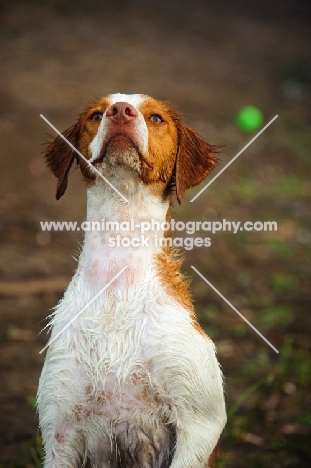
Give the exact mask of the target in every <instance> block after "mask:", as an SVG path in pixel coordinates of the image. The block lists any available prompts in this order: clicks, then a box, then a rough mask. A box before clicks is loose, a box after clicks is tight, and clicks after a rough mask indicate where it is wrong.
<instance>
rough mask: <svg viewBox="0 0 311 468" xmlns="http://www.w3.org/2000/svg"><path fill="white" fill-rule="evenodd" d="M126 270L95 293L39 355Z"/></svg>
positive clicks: (121, 271)
mask: <svg viewBox="0 0 311 468" xmlns="http://www.w3.org/2000/svg"><path fill="white" fill-rule="evenodd" d="M127 268H128V265H126V266H125V267H123V268H122V270H120V271H119V273H117V274H116V275H115V276H114V277H113V278H112V279H111V280H110V281H109V283H107V284H106V286H105V287H104V288H103V289H101V290H100V291H99V293H97V294H96V296H94V297H93V299H91V300H90V301H89V302H88V303H87V304H86V305H85V306H84V307H83V309H81V310H80V312H78V313H77V315H75V316H74V317H73V318H72V319H71V320H70V322H68V323H67V324H66V325H65V326H64V327H63V328H62V329H61V330H60V331H59V332H58V333H57V334H56V335H55V336H54V338H53V339H52V340H50V341H49V342H48V344H47V345H45V346H44V348H42V349H41V351H39V354H41V353H43V351H44V350H46V348H48V347H49V346H50V345H51V344H52V343H53V341H55V340H56V339H57V338H58V337H59V335H61V334H62V333H63V331H64V330H66V328H67V327H69V325H71V324H72V322H74V321H75V320H76V319H77V318H78V317H79V315H81V314H82V312H84V311H85V309H87V308H88V306H89V305H91V304H92V303H93V302H94V301H95V299H97V298H98V296H100V295H101V294H102V293H103V292H104V291H105V289H107V288H108V287H109V286H110V285H111V283H113V282H114V281H115V280H116V279H117V278H118V277H119V276H120V275H121V274H122V273H123V272H124V270H126V269H127Z"/></svg>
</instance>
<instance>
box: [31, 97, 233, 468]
mask: <svg viewBox="0 0 311 468" xmlns="http://www.w3.org/2000/svg"><path fill="white" fill-rule="evenodd" d="M63 136H64V137H65V138H66V139H67V140H68V141H69V142H70V144H71V146H70V145H69V144H68V143H67V142H66V141H64V139H62V138H61V137H60V136H58V137H57V138H56V139H55V140H54V141H53V142H52V143H49V145H48V147H47V151H46V160H47V165H48V167H49V168H50V169H51V170H52V172H53V174H54V175H55V176H56V178H57V191H56V198H57V199H59V198H60V197H61V196H62V195H63V194H64V193H65V191H66V188H67V183H68V175H69V171H70V169H71V167H72V166H73V165H74V164H76V165H78V166H79V167H80V170H81V172H82V175H83V178H84V180H85V182H86V186H87V221H88V222H90V223H92V222H103V220H105V222H108V221H109V222H113V223H115V222H118V223H119V224H120V225H121V226H122V223H125V222H130V220H134V222H133V226H134V229H133V230H125V229H122V228H121V229H120V230H118V231H116V229H115V230H113V229H112V230H109V231H107V230H100V231H98V230H87V231H86V232H85V239H84V244H83V247H82V251H81V254H80V258H79V263H78V267H77V271H76V273H75V275H74V277H73V278H72V281H71V282H70V284H69V286H68V288H67V290H66V291H65V294H64V297H63V299H62V300H61V301H60V303H59V304H58V305H57V306H56V308H55V310H54V312H53V314H52V316H51V321H50V326H51V328H52V333H51V339H50V342H49V348H48V352H47V355H46V359H45V363H44V366H43V370H42V373H41V377H40V381H39V387H38V395H37V408H38V413H39V424H40V429H41V433H42V440H43V446H44V454H45V461H44V467H45V468H60V467H61V468H75V467H80V466H86V465H87V466H91V467H92V468H98V467H101V468H112V467H113V468H121V467H122V468H123V467H129V468H166V467H170V468H199V467H215V466H216V461H215V460H216V446H217V443H218V440H219V437H220V435H221V432H222V430H223V428H224V426H225V423H226V409H225V401H224V390H223V376H222V372H221V369H220V366H219V363H218V361H217V358H216V350H215V346H214V344H213V342H212V341H211V339H210V338H209V337H208V336H207V335H206V334H205V332H204V331H203V330H202V328H201V327H200V325H199V323H198V321H197V318H196V315H195V312H194V308H193V305H192V301H191V297H190V293H189V290H188V282H187V281H186V280H185V278H184V277H183V275H182V274H181V273H180V263H181V261H180V257H179V256H178V255H177V254H176V252H175V251H174V250H173V249H172V248H171V247H170V246H169V244H168V243H167V241H168V239H169V238H170V233H168V232H167V230H164V229H162V230H161V229H160V232H159V231H158V230H156V229H151V230H150V232H148V236H149V237H148V241H149V243H147V242H146V239H145V241H144V245H138V243H137V236H138V234H140V231H139V226H140V223H143V222H144V223H145V222H150V221H151V220H152V221H153V223H154V225H156V224H155V223H158V225H159V226H162V223H163V222H169V220H170V215H169V211H170V207H171V205H172V197H173V194H174V193H175V192H176V196H177V200H178V202H179V203H180V202H181V201H182V199H183V196H184V193H185V191H186V190H187V189H189V188H190V187H193V186H195V185H197V184H199V183H200V182H201V181H202V180H203V179H204V178H205V177H206V176H207V175H208V174H209V173H210V172H211V171H212V169H213V168H214V166H215V163H216V156H215V153H216V152H217V149H216V147H215V146H213V145H210V144H208V143H207V142H206V141H205V140H204V139H203V138H202V137H201V136H200V135H199V133H198V132H197V131H195V130H194V129H192V128H191V127H189V126H188V125H187V124H186V123H185V122H184V121H183V119H182V117H181V115H180V114H179V113H178V112H177V111H176V110H174V108H173V107H172V106H171V105H170V104H168V103H166V102H162V101H159V100H156V99H154V98H151V97H149V96H146V95H142V94H132V95H126V94H119V93H117V94H112V95H109V96H107V97H105V98H102V99H98V100H97V101H95V102H93V103H92V104H91V105H90V106H88V107H87V108H86V109H85V110H84V111H83V112H82V113H81V114H80V115H79V118H78V120H77V122H76V123H75V124H74V125H72V126H71V127H70V128H68V129H67V130H66V131H65V132H64V133H63ZM74 148H77V150H78V151H79V152H80V154H82V155H83V156H84V157H82V156H80V155H79V154H78V153H77V152H76V151H75V150H74ZM93 168H94V169H93ZM114 226H116V225H114ZM123 227H124V224H123ZM116 234H117V235H119V241H120V242H119V244H118V245H116V241H115V239H116V237H117V236H116ZM125 238H126V239H127V240H126V243H125V244H123V243H122V241H124V239H125ZM134 239H135V242H134ZM159 239H160V240H162V241H163V242H164V243H163V245H161V243H160V242H159ZM156 240H157V242H155V241H156ZM112 241H113V242H112ZM81 312H82V313H81Z"/></svg>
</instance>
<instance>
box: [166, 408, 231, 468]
mask: <svg viewBox="0 0 311 468" xmlns="http://www.w3.org/2000/svg"><path fill="white" fill-rule="evenodd" d="M225 421H226V417H225V416H224V417H223V419H222V420H203V419H202V416H199V415H195V414H193V415H191V416H190V415H189V414H187V420H186V421H184V423H181V425H178V427H177V430H176V448H175V454H174V458H173V460H172V464H171V466H170V468H208V467H209V464H208V461H209V459H210V457H211V455H212V453H213V450H214V448H215V446H216V444H217V442H218V439H219V437H220V434H221V432H222V429H223V426H224V424H225ZM212 466H213V465H212Z"/></svg>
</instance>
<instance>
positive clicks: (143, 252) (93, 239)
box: [79, 181, 169, 282]
mask: <svg viewBox="0 0 311 468" xmlns="http://www.w3.org/2000/svg"><path fill="white" fill-rule="evenodd" d="M120 188H121V187H120ZM123 194H124V196H125V197H126V198H127V199H128V202H126V201H125V200H124V199H122V198H121V197H120V195H118V193H116V192H115V191H114V190H113V189H112V188H111V187H109V186H108V185H107V184H106V183H104V182H102V181H100V182H97V183H96V184H95V185H93V186H92V187H90V188H89V189H88V191H87V218H86V221H87V223H86V228H87V230H86V231H85V240H84V245H83V250H82V252H81V256H80V260H79V269H80V270H82V271H83V272H84V275H85V276H86V277H87V278H91V279H92V280H98V281H99V282H102V281H103V280H105V281H106V280H107V279H111V277H113V276H114V275H116V274H117V273H118V272H119V271H120V270H121V269H122V268H123V267H124V266H128V269H129V272H128V273H130V271H132V273H134V275H135V277H136V279H138V278H137V275H138V276H141V275H143V274H144V273H143V272H144V271H146V269H148V268H150V267H151V263H152V259H153V258H154V256H155V255H156V254H157V253H158V252H160V251H161V250H162V249H161V246H160V243H159V242H158V240H159V238H161V237H163V235H164V231H163V229H161V228H160V229H159V226H160V225H161V223H163V222H165V221H166V217H167V212H168V209H169V201H168V200H162V199H161V198H160V197H158V196H155V195H153V194H152V193H151V190H150V188H149V187H148V186H146V185H144V184H143V183H139V184H137V183H136V184H135V190H132V189H131V188H130V189H128V190H125V187H123ZM148 222H149V223H153V226H154V228H153V229H151V230H149V229H147V226H146V224H144V225H143V224H142V223H148ZM109 223H110V224H109ZM112 223H113V224H112ZM142 227H143V228H144V230H145V232H142ZM92 228H93V229H92ZM98 228H100V230H98ZM134 239H135V240H134ZM146 239H148V241H146ZM139 242H140V243H141V244H140V245H139ZM129 243H130V245H129Z"/></svg>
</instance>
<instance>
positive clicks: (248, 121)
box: [235, 106, 263, 132]
mask: <svg viewBox="0 0 311 468" xmlns="http://www.w3.org/2000/svg"><path fill="white" fill-rule="evenodd" d="M235 121H236V124H237V126H238V127H239V128H240V129H241V130H243V131H244V132H252V131H254V130H258V129H259V128H261V127H262V124H263V114H262V112H261V110H260V109H258V107H255V106H244V107H242V108H241V109H240V110H239V111H238V113H237V115H236V119H235Z"/></svg>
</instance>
